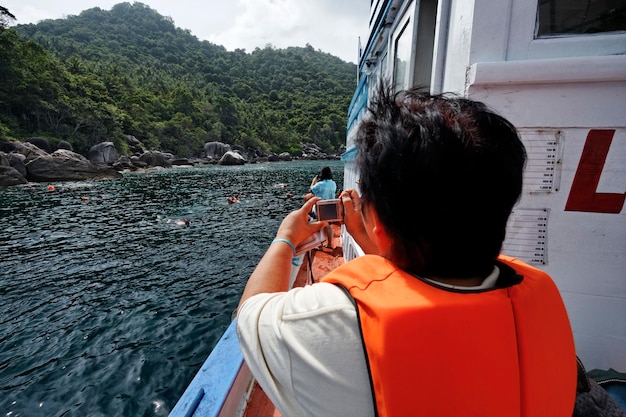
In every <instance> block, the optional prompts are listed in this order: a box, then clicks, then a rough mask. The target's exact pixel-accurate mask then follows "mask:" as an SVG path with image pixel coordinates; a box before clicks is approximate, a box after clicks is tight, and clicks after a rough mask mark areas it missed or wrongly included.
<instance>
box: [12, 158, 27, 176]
mask: <svg viewBox="0 0 626 417" xmlns="http://www.w3.org/2000/svg"><path fill="white" fill-rule="evenodd" d="M7 159H8V160H9V166H11V167H12V168H15V169H16V170H17V172H19V173H20V174H22V176H23V177H24V178H26V175H27V173H26V165H24V161H25V160H26V157H25V156H24V155H22V154H21V153H15V152H11V153H10V154H8V155H7Z"/></svg>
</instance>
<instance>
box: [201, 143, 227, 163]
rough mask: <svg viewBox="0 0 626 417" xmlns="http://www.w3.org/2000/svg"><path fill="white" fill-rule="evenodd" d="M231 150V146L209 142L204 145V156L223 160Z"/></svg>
mask: <svg viewBox="0 0 626 417" xmlns="http://www.w3.org/2000/svg"><path fill="white" fill-rule="evenodd" d="M230 150H231V148H230V145H228V144H225V143H222V142H207V143H205V144H204V154H205V156H206V157H207V158H211V159H221V158H222V156H224V154H225V153H226V152H228V151H230Z"/></svg>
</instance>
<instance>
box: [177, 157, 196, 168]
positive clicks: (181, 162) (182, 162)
mask: <svg viewBox="0 0 626 417" xmlns="http://www.w3.org/2000/svg"><path fill="white" fill-rule="evenodd" d="M172 165H174V166H181V165H193V162H191V161H190V160H189V159H187V158H178V159H174V160H173V161H172Z"/></svg>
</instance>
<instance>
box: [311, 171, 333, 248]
mask: <svg viewBox="0 0 626 417" xmlns="http://www.w3.org/2000/svg"><path fill="white" fill-rule="evenodd" d="M313 196H315V197H319V198H321V199H322V200H332V199H334V198H337V183H335V181H334V180H333V172H332V171H331V169H330V167H324V168H322V170H321V171H320V173H319V174H318V175H316V176H315V177H313V181H311V188H310V193H307V194H306V195H305V196H304V198H305V200H308V199H309V198H311V197H313ZM324 231H325V233H326V241H327V242H326V247H327V248H330V249H334V248H335V245H334V243H333V237H334V236H333V228H332V226H331V225H330V224H329V225H328V226H326V228H325V229H324Z"/></svg>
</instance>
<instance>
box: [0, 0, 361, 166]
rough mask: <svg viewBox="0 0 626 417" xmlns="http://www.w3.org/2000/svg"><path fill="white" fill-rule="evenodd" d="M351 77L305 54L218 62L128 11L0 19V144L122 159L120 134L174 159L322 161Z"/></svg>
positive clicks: (210, 49)
mask: <svg viewBox="0 0 626 417" xmlns="http://www.w3.org/2000/svg"><path fill="white" fill-rule="evenodd" d="M0 1H1V0H0ZM0 8H2V6H0ZM5 10H6V9H5ZM0 11H1V9H0ZM9 12H10V11H9ZM5 17H6V15H5ZM16 17H17V18H19V16H16ZM355 73H356V69H355V66H354V64H350V63H347V62H344V61H342V60H341V59H339V58H337V57H334V56H331V55H330V54H327V53H323V52H321V51H316V50H314V48H313V47H311V46H307V47H305V48H298V47H293V48H287V49H275V48H274V47H272V46H271V45H268V46H266V47H265V48H263V49H259V48H257V49H256V50H254V51H252V52H250V53H246V52H245V51H243V50H236V51H234V52H228V51H226V49H225V48H223V47H222V46H219V45H215V44H212V43H210V42H207V41H200V40H198V38H196V37H195V36H193V35H192V34H191V33H190V32H189V31H188V30H184V29H180V28H177V27H176V26H175V25H174V22H173V21H172V20H171V18H168V17H164V16H161V15H160V14H159V13H158V12H156V11H155V10H153V9H151V8H150V7H148V6H146V5H144V4H142V3H137V2H135V3H133V4H131V3H120V4H117V5H115V6H114V7H113V8H112V9H111V10H110V11H107V10H102V9H100V8H93V9H89V10H86V11H84V12H82V13H81V14H80V15H78V16H69V17H67V18H65V19H58V20H45V21H42V22H39V23H38V24H29V25H18V26H15V27H13V28H7V25H6V22H5V23H4V24H3V21H0V137H10V138H16V139H21V138H25V137H31V136H40V137H46V138H48V139H49V140H50V141H51V142H52V143H54V142H55V141H60V140H65V141H67V142H69V143H71V144H72V146H73V147H74V150H75V151H78V152H81V153H85V152H87V150H88V149H89V148H90V147H91V146H92V145H94V144H96V143H98V142H102V141H113V142H114V143H115V144H116V146H117V147H118V149H120V150H124V147H125V146H126V145H125V143H124V141H123V137H124V136H125V135H133V136H135V137H137V138H138V139H139V140H141V141H142V142H143V143H144V145H146V146H147V147H148V148H151V149H158V150H163V151H168V152H172V153H174V154H176V155H178V156H181V157H188V156H196V155H199V154H200V152H201V151H202V146H203V144H204V143H205V142H209V141H222V142H225V143H229V144H237V145H242V146H246V147H259V148H261V149H264V150H266V151H273V152H282V151H290V152H296V151H297V150H298V149H300V145H301V143H303V142H313V143H316V144H318V145H319V146H320V147H321V148H322V149H323V150H324V151H326V152H332V151H334V150H336V149H337V148H338V147H339V146H341V145H342V144H343V143H344V142H345V116H346V113H347V108H348V105H349V103H350V99H351V97H352V92H353V91H354V88H355V83H356V80H355Z"/></svg>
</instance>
